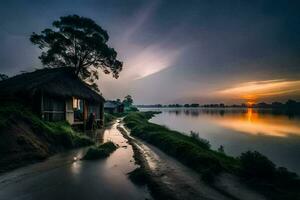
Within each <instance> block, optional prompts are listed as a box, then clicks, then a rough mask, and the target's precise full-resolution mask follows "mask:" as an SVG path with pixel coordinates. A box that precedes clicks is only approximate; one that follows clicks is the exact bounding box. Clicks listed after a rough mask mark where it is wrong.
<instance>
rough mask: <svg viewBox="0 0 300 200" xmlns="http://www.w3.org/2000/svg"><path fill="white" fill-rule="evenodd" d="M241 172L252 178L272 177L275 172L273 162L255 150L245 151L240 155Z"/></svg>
mask: <svg viewBox="0 0 300 200" xmlns="http://www.w3.org/2000/svg"><path fill="white" fill-rule="evenodd" d="M240 160H241V172H242V174H243V175H244V176H247V177H252V178H272V177H274V175H275V172H276V166H275V164H274V163H273V162H272V161H270V160H269V159H268V158H267V157H266V156H264V155H262V154H261V153H259V152H257V151H247V152H245V153H242V154H241V156H240Z"/></svg>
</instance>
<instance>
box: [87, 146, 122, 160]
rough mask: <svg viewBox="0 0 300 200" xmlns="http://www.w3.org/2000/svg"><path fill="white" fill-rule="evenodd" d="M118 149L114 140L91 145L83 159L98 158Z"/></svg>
mask: <svg viewBox="0 0 300 200" xmlns="http://www.w3.org/2000/svg"><path fill="white" fill-rule="evenodd" d="M116 149H117V146H116V145H115V144H114V143H113V142H106V143H104V144H101V145H98V146H93V147H90V148H89V149H88V151H87V153H86V154H85V156H84V157H83V160H96V159H101V158H106V157H108V156H109V155H110V154H111V153H112V152H114V151H115V150H116Z"/></svg>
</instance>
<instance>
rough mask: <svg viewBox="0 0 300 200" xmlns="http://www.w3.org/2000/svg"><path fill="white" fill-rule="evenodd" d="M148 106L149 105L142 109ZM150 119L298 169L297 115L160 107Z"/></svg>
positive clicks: (299, 121)
mask: <svg viewBox="0 0 300 200" xmlns="http://www.w3.org/2000/svg"><path fill="white" fill-rule="evenodd" d="M143 110H150V109H143ZM151 110H155V111H162V113H161V114H159V115H156V116H155V117H154V118H152V119H151V122H153V123H157V124H161V125H165V126H167V127H169V128H171V129H174V130H178V131H180V132H182V133H183V134H189V133H190V131H196V132H199V136H200V137H202V138H205V139H207V140H209V141H210V143H211V145H212V148H213V149H217V148H218V147H219V146H220V145H223V146H225V152H226V153H227V154H229V155H233V156H238V155H240V153H241V152H244V151H247V150H258V151H260V152H262V153H263V154H265V155H267V156H268V157H269V158H271V160H272V161H274V162H275V163H277V164H278V165H280V166H284V167H287V168H289V169H291V170H294V171H296V172H298V173H300V159H298V158H299V157H300V116H299V115H295V114H291V113H286V112H284V111H279V110H272V109H251V108H249V109H244V108H160V109H153V108H152V109H151Z"/></svg>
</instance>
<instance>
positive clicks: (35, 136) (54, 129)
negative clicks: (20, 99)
mask: <svg viewBox="0 0 300 200" xmlns="http://www.w3.org/2000/svg"><path fill="white" fill-rule="evenodd" d="M0 138H1V140H0V172H4V171H6V170H9V169H13V168H16V167H19V166H22V165H25V164H28V163H32V162H36V161H37V160H41V159H45V158H47V157H48V156H50V155H52V154H54V153H56V152H59V151H62V150H65V149H71V148H75V147H81V146H86V145H91V144H93V141H91V140H90V139H89V138H88V137H87V136H83V135H81V134H80V133H78V132H75V131H74V130H73V129H72V128H71V126H70V125H69V124H68V123H67V122H45V121H43V120H41V119H40V118H39V117H37V116H36V115H34V114H33V113H32V112H30V111H29V110H28V109H26V108H25V107H23V106H21V105H11V104H10V105H2V106H1V107H0Z"/></svg>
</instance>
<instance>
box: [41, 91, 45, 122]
mask: <svg viewBox="0 0 300 200" xmlns="http://www.w3.org/2000/svg"><path fill="white" fill-rule="evenodd" d="M41 117H42V119H43V120H44V119H45V116H44V95H43V92H41Z"/></svg>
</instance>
